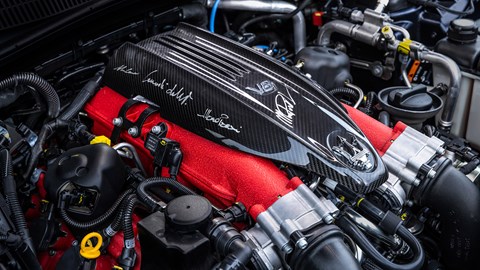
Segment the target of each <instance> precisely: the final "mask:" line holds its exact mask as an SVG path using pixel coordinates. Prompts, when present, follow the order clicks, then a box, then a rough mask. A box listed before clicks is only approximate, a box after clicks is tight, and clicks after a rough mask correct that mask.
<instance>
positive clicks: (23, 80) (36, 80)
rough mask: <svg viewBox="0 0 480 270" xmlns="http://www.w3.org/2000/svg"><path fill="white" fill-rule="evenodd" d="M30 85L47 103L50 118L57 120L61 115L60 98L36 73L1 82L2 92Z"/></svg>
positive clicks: (16, 75)
mask: <svg viewBox="0 0 480 270" xmlns="http://www.w3.org/2000/svg"><path fill="white" fill-rule="evenodd" d="M17 85H28V86H31V87H33V88H34V89H35V90H37V91H38V92H39V93H40V94H41V95H42V96H43V97H44V98H45V100H46V101H47V104H48V112H47V113H48V117H49V118H52V119H53V118H56V117H57V116H58V114H59V113H60V98H59V97H58V94H57V92H56V91H55V89H53V87H52V86H51V85H50V84H49V83H48V82H47V81H46V80H45V79H43V78H42V77H40V76H38V75H37V74H34V73H19V74H15V75H12V76H10V77H8V78H6V79H3V80H2V81H0V90H3V89H5V88H11V87H15V86H17Z"/></svg>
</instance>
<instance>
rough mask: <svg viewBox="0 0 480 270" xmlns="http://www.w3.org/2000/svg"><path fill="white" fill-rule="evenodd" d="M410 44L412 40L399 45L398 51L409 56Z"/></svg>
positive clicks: (405, 40)
mask: <svg viewBox="0 0 480 270" xmlns="http://www.w3.org/2000/svg"><path fill="white" fill-rule="evenodd" d="M410 44H412V41H411V40H410V39H404V40H403V41H402V42H400V44H398V48H397V51H398V52H399V53H401V54H405V55H408V54H409V53H410Z"/></svg>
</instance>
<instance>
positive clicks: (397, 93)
mask: <svg viewBox="0 0 480 270" xmlns="http://www.w3.org/2000/svg"><path fill="white" fill-rule="evenodd" d="M388 102H389V103H390V104H391V105H393V106H395V107H397V108H401V109H405V110H412V111H425V110H428V109H430V108H431V107H432V104H433V99H432V97H431V96H430V95H429V94H428V93H427V88H426V87H414V88H412V89H409V90H402V89H398V90H393V91H392V92H390V93H389V94H388Z"/></svg>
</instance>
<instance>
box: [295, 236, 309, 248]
mask: <svg viewBox="0 0 480 270" xmlns="http://www.w3.org/2000/svg"><path fill="white" fill-rule="evenodd" d="M295 246H297V247H298V248H299V249H306V248H307V246H308V242H307V239H306V238H305V237H303V238H300V239H299V240H298V241H297V242H296V243H295Z"/></svg>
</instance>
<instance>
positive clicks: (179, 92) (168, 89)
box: [142, 70, 193, 105]
mask: <svg viewBox="0 0 480 270" xmlns="http://www.w3.org/2000/svg"><path fill="white" fill-rule="evenodd" d="M157 72H158V70H154V71H152V72H150V73H148V75H147V76H145V78H144V79H143V80H142V83H148V84H151V85H153V86H155V87H158V88H160V89H161V90H164V91H165V94H167V95H169V96H171V97H174V98H175V99H177V101H178V102H180V104H181V105H187V101H189V100H193V97H192V91H190V92H189V93H188V94H187V93H186V91H185V89H184V88H183V87H179V86H178V84H170V83H169V82H168V81H167V79H163V80H162V81H160V82H158V81H156V80H155V79H153V78H152V77H150V76H152V75H153V74H155V73H157Z"/></svg>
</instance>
